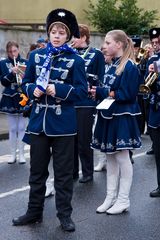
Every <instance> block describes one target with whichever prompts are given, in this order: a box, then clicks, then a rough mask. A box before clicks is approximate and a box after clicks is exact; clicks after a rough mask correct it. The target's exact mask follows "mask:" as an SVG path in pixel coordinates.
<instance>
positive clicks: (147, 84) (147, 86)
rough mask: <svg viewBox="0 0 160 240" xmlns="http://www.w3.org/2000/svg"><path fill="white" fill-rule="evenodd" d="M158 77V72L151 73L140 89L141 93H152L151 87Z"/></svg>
mask: <svg viewBox="0 0 160 240" xmlns="http://www.w3.org/2000/svg"><path fill="white" fill-rule="evenodd" d="M157 77H158V73H157V72H150V73H149V75H148V76H147V78H146V79H145V83H144V84H141V85H140V87H139V92H141V93H144V94H145V93H150V92H151V89H150V87H151V85H152V84H153V83H154V82H155V80H156V79H157Z"/></svg>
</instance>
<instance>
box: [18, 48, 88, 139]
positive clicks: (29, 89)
mask: <svg viewBox="0 0 160 240" xmlns="http://www.w3.org/2000/svg"><path fill="white" fill-rule="evenodd" d="M45 58H46V48H44V49H38V50H35V51H33V52H31V54H30V58H29V64H28V67H27V70H26V74H25V76H24V79H23V83H22V88H23V91H24V93H25V94H27V96H28V97H29V98H30V99H31V100H34V99H35V97H34V95H33V92H34V89H35V88H36V79H37V78H38V76H39V75H40V71H41V69H42V66H43V63H44V61H45ZM51 83H53V84H55V89H56V95H55V97H52V96H48V95H46V94H44V95H43V96H41V97H40V99H39V100H38V101H36V100H34V101H33V106H32V111H31V115H30V120H29V125H28V131H29V132H30V133H33V134H40V133H42V132H43V133H45V134H46V135H47V136H69V135H74V134H76V131H77V127H76V114H75V108H74V104H75V101H78V100H81V99H85V98H86V97H87V81H86V74H85V65H84V60H83V59H82V58H81V57H79V56H78V55H77V54H74V53H70V52H61V54H59V55H58V56H55V57H54V58H53V60H52V66H51V71H50V79H49V84H51Z"/></svg>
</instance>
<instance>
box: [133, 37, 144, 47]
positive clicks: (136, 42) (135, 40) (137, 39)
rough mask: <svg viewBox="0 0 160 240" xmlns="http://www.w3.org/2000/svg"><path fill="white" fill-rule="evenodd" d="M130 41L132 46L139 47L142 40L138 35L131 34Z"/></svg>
mask: <svg viewBox="0 0 160 240" xmlns="http://www.w3.org/2000/svg"><path fill="white" fill-rule="evenodd" d="M131 38H132V42H133V46H134V47H140V46H141V42H142V39H141V38H140V36H137V35H135V36H132V37H131Z"/></svg>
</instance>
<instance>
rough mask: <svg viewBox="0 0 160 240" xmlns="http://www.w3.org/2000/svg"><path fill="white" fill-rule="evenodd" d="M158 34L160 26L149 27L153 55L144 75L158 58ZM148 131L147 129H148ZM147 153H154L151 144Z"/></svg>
mask: <svg viewBox="0 0 160 240" xmlns="http://www.w3.org/2000/svg"><path fill="white" fill-rule="evenodd" d="M159 36H160V28H151V29H150V30H149V38H150V42H151V44H152V47H153V52H154V54H153V56H152V57H151V58H150V59H149V61H148V63H147V69H146V76H147V75H148V67H149V65H150V64H151V63H153V61H156V60H157V59H159V56H160V42H159ZM148 132H149V130H148ZM150 137H151V141H152V136H151V135H150ZM146 154H147V155H152V154H154V150H153V144H152V146H151V148H150V149H149V150H148V151H147V152H146Z"/></svg>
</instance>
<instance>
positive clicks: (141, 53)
mask: <svg viewBox="0 0 160 240" xmlns="http://www.w3.org/2000/svg"><path fill="white" fill-rule="evenodd" d="M147 55H148V50H146V49H144V48H140V49H139V51H138V55H137V57H136V64H137V65H138V64H140V63H141V61H142V59H145V58H147Z"/></svg>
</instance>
